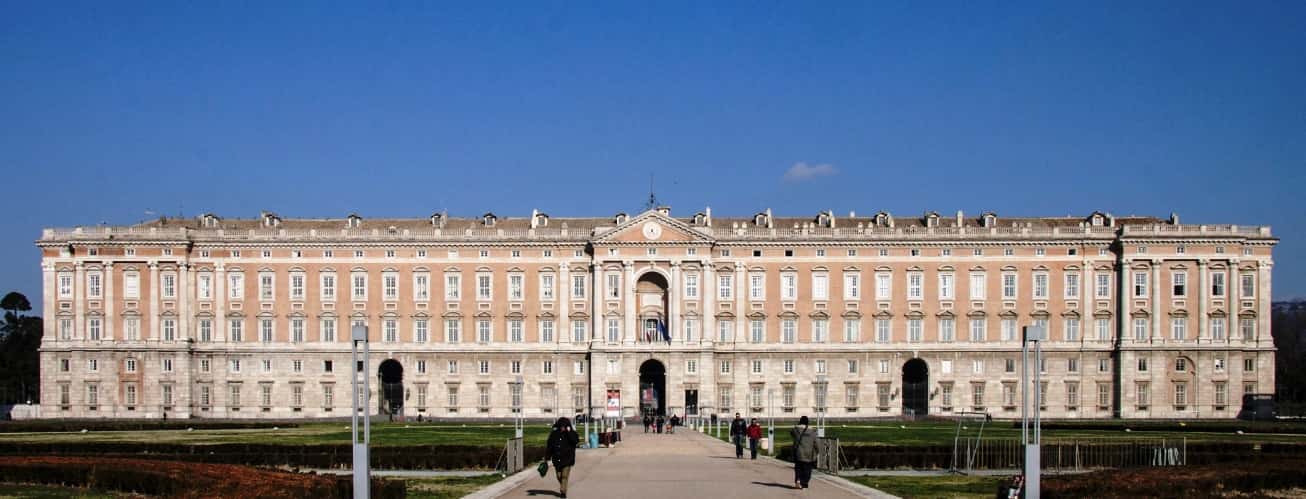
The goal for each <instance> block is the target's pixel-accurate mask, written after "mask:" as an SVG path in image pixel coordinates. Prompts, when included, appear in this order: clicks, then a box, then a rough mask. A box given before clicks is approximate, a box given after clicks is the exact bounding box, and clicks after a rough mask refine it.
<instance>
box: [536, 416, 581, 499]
mask: <svg viewBox="0 0 1306 499" xmlns="http://www.w3.org/2000/svg"><path fill="white" fill-rule="evenodd" d="M579 443H580V436H578V435H576V430H573V429H572V428H571V421H570V420H568V419H567V418H565V417H564V418H558V421H557V422H556V423H553V431H552V432H550V433H549V439H548V442H547V444H546V445H545V446H544V459H547V460H550V461H553V470H554V471H556V472H557V473H558V494H560V495H561V496H562V497H564V498H565V497H567V478H569V477H571V468H572V466H575V465H576V445H577V444H579Z"/></svg>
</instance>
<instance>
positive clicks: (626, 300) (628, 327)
mask: <svg viewBox="0 0 1306 499" xmlns="http://www.w3.org/2000/svg"><path fill="white" fill-rule="evenodd" d="M621 269H622V272H621V287H622V293H621V300H622V303H623V304H625V312H626V313H625V316H624V317H622V323H623V324H624V327H623V328H622V331H621V339H622V343H625V344H627V345H633V344H634V343H635V337H636V335H637V333H636V332H635V326H636V320H635V314H636V310H637V309H636V305H635V262H632V261H630V260H626V261H624V262H621Z"/></svg>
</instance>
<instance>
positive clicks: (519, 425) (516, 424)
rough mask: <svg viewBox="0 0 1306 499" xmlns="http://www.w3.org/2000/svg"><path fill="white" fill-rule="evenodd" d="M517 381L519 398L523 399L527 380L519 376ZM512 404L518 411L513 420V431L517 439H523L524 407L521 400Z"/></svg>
mask: <svg viewBox="0 0 1306 499" xmlns="http://www.w3.org/2000/svg"><path fill="white" fill-rule="evenodd" d="M516 381H517V396H518V397H522V396H523V395H522V391H523V390H525V389H526V383H525V381H526V380H525V379H524V378H522V377H521V376H518V377H517V380H516ZM512 402H514V406H513V409H516V410H517V414H516V416H517V417H516V418H514V419H513V422H512V429H513V433H514V435H515V436H516V437H517V438H521V437H522V433H523V431H522V430H523V429H524V428H525V425H526V421H525V419H523V418H522V407H521V404H520V403H518V402H520V399H518V400H513V401H512Z"/></svg>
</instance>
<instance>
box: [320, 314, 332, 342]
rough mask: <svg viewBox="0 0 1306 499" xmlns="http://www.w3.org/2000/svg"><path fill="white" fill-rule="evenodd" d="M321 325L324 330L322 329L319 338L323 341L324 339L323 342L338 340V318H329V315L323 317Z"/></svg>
mask: <svg viewBox="0 0 1306 499" xmlns="http://www.w3.org/2000/svg"><path fill="white" fill-rule="evenodd" d="M321 327H322V330H321V331H320V333H319V338H321V341H323V342H334V341H336V320H335V319H332V318H329V317H327V318H323V319H322V324H321Z"/></svg>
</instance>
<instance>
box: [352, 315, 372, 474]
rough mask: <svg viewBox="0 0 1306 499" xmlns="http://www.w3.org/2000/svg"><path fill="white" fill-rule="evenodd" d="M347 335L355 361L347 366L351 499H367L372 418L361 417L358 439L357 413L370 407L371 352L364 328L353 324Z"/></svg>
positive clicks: (364, 415) (364, 326)
mask: <svg viewBox="0 0 1306 499" xmlns="http://www.w3.org/2000/svg"><path fill="white" fill-rule="evenodd" d="M350 332H351V341H350V342H349V343H350V345H351V348H350V350H351V351H352V353H353V360H354V362H353V365H351V366H349V369H350V372H351V373H352V374H351V380H352V381H353V383H352V385H353V389H354V390H353V391H354V396H353V397H350V398H351V399H352V400H353V403H352V404H350V405H352V406H353V408H354V410H353V412H352V414H351V415H352V418H351V420H352V425H351V427H350V428H351V430H352V431H351V433H353V442H354V499H368V498H369V497H370V495H371V480H370V479H369V478H370V476H371V470H370V469H369V465H370V463H369V461H368V455H367V454H368V452H367V451H368V445H369V444H371V443H372V422H371V420H372V418H371V417H369V415H368V414H367V413H364V414H363V432H362V435H359V432H358V412H359V410H360V409H362V410H364V411H366V410H367V408H368V407H369V406H371V404H372V402H371V391H372V390H371V381H370V380H369V378H370V376H369V375H368V373H369V372H370V368H369V366H370V362H368V357H370V355H369V354H370V353H371V352H370V349H369V347H368V343H367V325H365V324H355V325H354V326H353V328H352V329H351V330H350ZM360 343H361V344H362V347H363V373H362V375H363V386H362V387H361V388H362V390H363V394H362V395H363V396H362V401H361V402H362V407H359V402H360V401H359V393H358V390H359V388H360V387H359V386H358V376H359V372H358V348H359V344H360Z"/></svg>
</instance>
